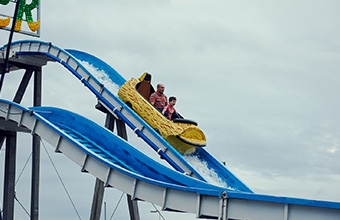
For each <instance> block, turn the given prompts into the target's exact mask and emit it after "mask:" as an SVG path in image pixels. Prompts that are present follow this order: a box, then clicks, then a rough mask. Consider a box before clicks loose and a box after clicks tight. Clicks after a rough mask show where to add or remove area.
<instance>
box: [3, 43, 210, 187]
mask: <svg viewBox="0 0 340 220" xmlns="http://www.w3.org/2000/svg"><path fill="white" fill-rule="evenodd" d="M6 49H7V47H6V45H5V46H3V47H2V48H0V51H2V52H4V51H5V50H6ZM10 49H11V56H10V61H11V62H15V63H16V64H17V63H24V64H25V65H37V64H39V65H46V64H47V62H48V61H52V62H58V63H60V64H61V65H63V66H64V67H65V68H66V69H67V70H69V71H70V72H71V73H72V74H73V75H74V76H75V77H76V78H77V79H78V80H80V82H81V83H83V84H84V85H85V86H86V87H87V88H88V89H89V90H90V91H91V92H92V93H93V94H94V95H95V96H96V97H97V98H98V102H99V103H101V104H102V105H103V106H104V107H105V108H106V109H107V110H108V111H109V112H110V113H112V114H113V115H114V116H116V117H117V118H121V119H122V120H123V121H124V122H125V123H126V124H127V125H128V126H129V127H130V128H131V129H132V130H133V131H134V132H135V133H136V135H137V136H138V137H140V138H142V139H143V140H144V141H145V142H146V143H147V144H148V145H149V146H150V147H151V148H153V149H154V150H155V151H156V152H157V153H158V154H159V155H160V157H161V158H162V159H164V160H166V161H167V162H168V163H169V164H170V165H171V166H172V167H173V168H174V169H175V170H177V171H179V172H182V173H186V174H187V175H190V176H192V177H195V178H198V179H201V180H204V178H203V177H202V176H201V175H200V174H199V173H198V172H197V171H196V170H195V169H194V168H193V167H191V165H190V164H188V163H187V162H186V161H185V160H184V159H183V158H181V157H178V156H177V154H179V153H178V152H177V151H174V150H169V151H168V150H167V149H171V146H170V145H169V144H168V143H167V142H166V141H165V140H164V139H163V138H162V137H161V136H159V135H157V133H156V132H155V131H154V129H152V128H151V127H150V126H148V125H147V124H145V123H144V121H143V120H142V119H141V118H140V117H139V116H138V115H137V114H136V113H135V112H134V111H133V110H131V109H130V108H129V107H127V106H126V105H125V104H124V103H123V102H122V101H121V100H120V99H119V98H118V97H116V96H115V95H114V94H113V93H112V92H111V91H110V90H109V89H107V88H106V87H105V86H104V84H103V83H101V82H100V81H99V80H98V79H97V78H96V77H94V76H93V75H92V74H91V73H90V72H89V71H88V70H87V69H86V67H84V65H83V64H81V63H80V62H79V60H77V59H76V58H75V57H74V56H73V55H71V54H70V53H69V52H67V51H66V50H63V49H61V48H59V47H57V46H55V45H53V44H52V43H50V42H43V41H37V40H35V41H31V40H23V41H16V42H13V43H12V44H11V48H10ZM79 54H81V52H79V53H78V55H79ZM83 54H84V55H86V54H85V53H83ZM86 57H87V60H89V61H91V62H90V63H95V64H96V66H101V70H105V71H107V72H108V73H111V77H110V79H112V78H113V79H118V80H121V81H120V82H121V83H122V82H123V80H122V77H120V76H117V74H112V73H115V71H114V70H113V68H111V67H110V66H109V65H102V63H103V61H100V60H99V59H97V58H95V57H94V56H92V55H89V56H86ZM32 60H33V61H32ZM93 60H94V61H95V62H93ZM11 62H10V63H11ZM30 62H33V63H32V64H31V63H30ZM12 68H13V69H17V67H16V66H15V65H14V66H9V69H10V70H11V69H12ZM112 83H113V82H112ZM159 146H165V147H164V148H162V149H161V148H160V147H159Z"/></svg>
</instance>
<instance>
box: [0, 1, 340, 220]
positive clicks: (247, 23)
mask: <svg viewBox="0 0 340 220" xmlns="http://www.w3.org/2000/svg"><path fill="white" fill-rule="evenodd" d="M41 5H42V8H41V16H42V17H41V40H44V41H49V42H52V43H54V44H55V45H57V46H59V47H61V48H72V49H78V50H82V51H86V52H88V53H91V54H93V55H96V56H97V57H99V58H100V59H102V60H104V61H106V62H107V63H108V64H110V65H111V66H112V67H113V68H114V69H116V70H117V71H118V72H119V73H121V75H122V76H123V77H124V78H125V79H129V78H131V77H139V76H140V75H141V74H142V73H143V72H144V71H147V72H149V73H151V74H152V75H153V83H154V84H157V83H164V84H165V86H166V90H165V93H166V94H167V95H168V96H171V95H174V96H177V98H178V99H177V100H178V101H177V110H178V111H179V112H180V113H181V114H182V115H184V116H185V117H186V118H190V119H193V120H195V121H197V122H198V123H199V126H200V128H201V129H202V130H203V131H204V132H205V134H206V136H207V142H208V145H207V147H206V149H207V150H208V151H209V152H210V153H211V154H212V155H214V156H215V157H216V158H217V159H218V160H220V161H225V162H226V163H227V166H228V168H229V169H230V170H231V171H232V172H233V173H235V175H236V176H238V177H239V178H240V179H241V180H242V181H243V182H244V183H246V184H247V185H248V186H249V187H250V188H251V189H252V190H253V191H255V192H256V193H262V194H269V195H282V196H290V197H299V198H308V199H318V200H330V201H340V191H339V190H338V189H339V188H338V186H339V182H340V151H339V150H340V146H339V143H340V116H339V109H340V106H339V105H340V102H339V100H340V99H339V91H340V89H339V83H340V75H339V73H338V72H339V69H340V29H339V21H340V14H339V9H340V2H339V1H336V0H334V1H331V0H322V1H321V0H320V1H302V0H294V1H292V0H288V1H270V0H267V1H250V0H249V1H247V0H244V1H227V0H209V1H207V0H206V1H203V0H187V1H183V0H181V1H180V0H177V1H172V0H167V1H166V0H157V1H156V0H153V1H152V0H144V1H137V0H135V1H123V0H115V1H112V0H103V1H79V0H74V1H66V0H59V1H43V2H42V4H41ZM2 7H4V6H0V9H1V8H2ZM23 25H26V24H23ZM8 36H9V32H7V31H0V42H2V43H1V45H4V44H6V43H7V41H8ZM19 39H36V38H32V37H27V36H24V35H20V34H15V36H14V40H19ZM22 74H23V71H21V72H20V71H18V72H14V73H13V74H12V73H11V74H9V75H6V78H5V84H4V87H3V91H2V92H1V95H0V97H1V98H3V99H9V100H12V99H13V97H14V94H15V90H16V88H17V86H18V83H19V82H20V79H21V77H22ZM43 77H44V82H43V83H44V85H43V105H53V106H58V107H63V108H66V109H69V110H72V111H75V112H78V113H80V114H83V115H85V116H87V117H89V118H91V119H93V120H95V121H97V122H98V123H101V124H104V115H103V114H102V113H99V112H97V111H96V110H94V105H95V104H96V99H95V98H94V97H93V96H92V95H91V94H90V93H89V92H88V91H87V90H86V89H85V88H84V86H82V85H80V83H79V82H78V81H77V80H76V79H75V78H74V77H73V76H72V75H71V74H70V73H69V72H67V71H66V70H65V69H64V68H62V67H61V66H60V65H58V64H55V63H51V64H48V65H47V66H46V67H44V68H43ZM30 95H31V87H30V90H29V91H28V94H27V95H26V97H25V100H24V102H23V104H25V105H26V106H30V105H32V101H31V100H32V98H31V96H30ZM29 139H30V136H29V135H20V140H19V142H20V143H21V145H19V146H18V148H19V149H18V151H19V152H20V153H19V155H18V171H17V175H19V173H20V171H21V169H22V167H23V165H24V164H25V162H26V160H27V159H28V156H29V154H30V149H29V148H30V147H29V145H27V140H28V143H29ZM132 143H133V144H134V145H138V144H141V143H140V141H138V140H133V141H132ZM45 144H46V148H47V149H48V150H49V151H50V153H51V156H52V158H53V159H54V160H55V163H56V165H57V167H58V170H59V172H60V174H61V176H62V178H63V180H64V181H65V184H66V185H67V187H68V190H69V193H70V194H71V196H72V197H73V199H74V203H75V205H76V207H77V209H78V211H79V213H80V216H81V218H82V219H88V218H89V213H90V208H91V200H92V193H93V185H94V182H95V178H94V177H93V176H91V175H89V174H83V173H81V172H80V167H78V166H77V165H75V164H74V163H73V162H72V161H71V160H69V159H68V158H67V157H65V156H64V155H61V154H55V153H53V149H52V148H51V147H50V146H49V145H48V144H47V143H45ZM27 149H28V150H27ZM26 151H27V152H26ZM42 151H43V152H42V153H41V154H42V168H41V169H42V171H41V172H42V173H41V181H42V183H41V195H40V199H41V205H40V217H41V219H60V217H63V218H65V219H77V215H76V214H75V211H74V210H73V208H72V206H71V203H70V202H69V200H68V198H67V196H66V193H65V191H64V190H63V188H62V186H61V183H60V181H59V179H58V177H57V175H56V174H55V172H54V170H53V168H52V165H51V163H50V162H49V159H48V157H47V156H46V153H45V150H44V147H42ZM0 156H1V159H2V160H3V157H4V151H3V150H2V151H1V153H0ZM0 166H1V167H3V164H0ZM29 167H30V163H29V165H28V167H27V168H26V170H25V172H24V174H23V176H22V180H20V181H19V182H18V184H17V196H18V198H19V199H20V198H22V203H23V204H24V206H25V207H26V208H27V209H28V211H29V209H30V207H29V199H30V198H29V190H30V186H29V182H28V183H27V182H25V181H26V179H27V181H29V178H30V177H29V176H30V171H29V170H30V168H29ZM2 170H3V168H2V169H1V172H3V171H2ZM0 178H2V179H1V182H3V174H1V176H0ZM2 188H3V187H1V190H3V189H2ZM120 195H121V192H119V191H118V190H116V189H107V190H106V197H105V202H106V204H107V218H108V219H109V217H110V215H111V213H112V212H113V210H114V208H115V206H116V204H117V203H118V200H119V197H120ZM0 204H2V200H1V203H0ZM139 204H140V212H141V218H142V219H151V220H156V219H159V217H158V215H157V214H154V213H151V212H150V211H151V210H154V208H153V206H152V204H149V203H142V202H140V203H139ZM16 215H17V216H19V217H18V218H20V219H23V218H25V217H27V215H26V214H25V212H24V211H23V209H22V208H21V207H20V206H19V205H18V203H16ZM162 215H163V216H164V217H165V218H166V219H167V220H171V219H176V220H179V219H195V215H191V214H173V213H166V212H162ZM128 216H129V215H128V210H127V205H126V198H125V197H124V198H123V201H122V203H121V204H120V205H119V206H118V209H117V211H116V213H115V215H114V217H113V219H128ZM53 217H54V218H53ZM26 219H28V217H27V218H26Z"/></svg>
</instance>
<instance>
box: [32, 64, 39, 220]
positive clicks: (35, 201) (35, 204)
mask: <svg viewBox="0 0 340 220" xmlns="http://www.w3.org/2000/svg"><path fill="white" fill-rule="evenodd" d="M41 88H42V77H41V67H40V70H36V71H35V72H34V92H33V93H34V94H33V105H34V106H41ZM39 177H40V138H39V136H38V135H36V134H33V139H32V184H31V220H38V219H39V180H40V178H39Z"/></svg>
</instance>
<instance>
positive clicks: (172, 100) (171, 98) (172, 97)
mask: <svg viewBox="0 0 340 220" xmlns="http://www.w3.org/2000/svg"><path fill="white" fill-rule="evenodd" d="M176 101H177V99H176V97H175V96H171V97H170V98H169V104H170V105H172V106H174V105H176Z"/></svg>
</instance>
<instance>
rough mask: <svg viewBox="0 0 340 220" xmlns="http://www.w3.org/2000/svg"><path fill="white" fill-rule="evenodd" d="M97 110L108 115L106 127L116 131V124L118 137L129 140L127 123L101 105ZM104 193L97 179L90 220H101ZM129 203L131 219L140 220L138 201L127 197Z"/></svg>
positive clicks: (98, 105)
mask: <svg viewBox="0 0 340 220" xmlns="http://www.w3.org/2000/svg"><path fill="white" fill-rule="evenodd" d="M96 108H97V109H98V110H100V111H103V112H104V113H106V119H105V127H106V128H107V129H109V130H110V131H114V125H115V122H116V128H117V134H118V136H120V137H122V138H123V139H124V140H127V139H128V138H127V132H126V126H125V123H124V122H123V121H122V120H120V119H117V118H116V117H115V116H113V115H112V114H111V113H109V112H107V111H106V110H105V109H104V108H103V107H102V106H101V105H100V104H97V105H96ZM104 191H105V186H104V182H103V181H101V180H100V179H98V178H97V179H96V184H95V187H94V193H93V199H92V207H91V216H90V220H99V219H100V214H101V209H102V204H103V198H104ZM127 203H128V206H129V213H130V219H131V220H140V217H139V211H138V203H137V201H136V200H133V199H132V198H131V196H130V195H127Z"/></svg>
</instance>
